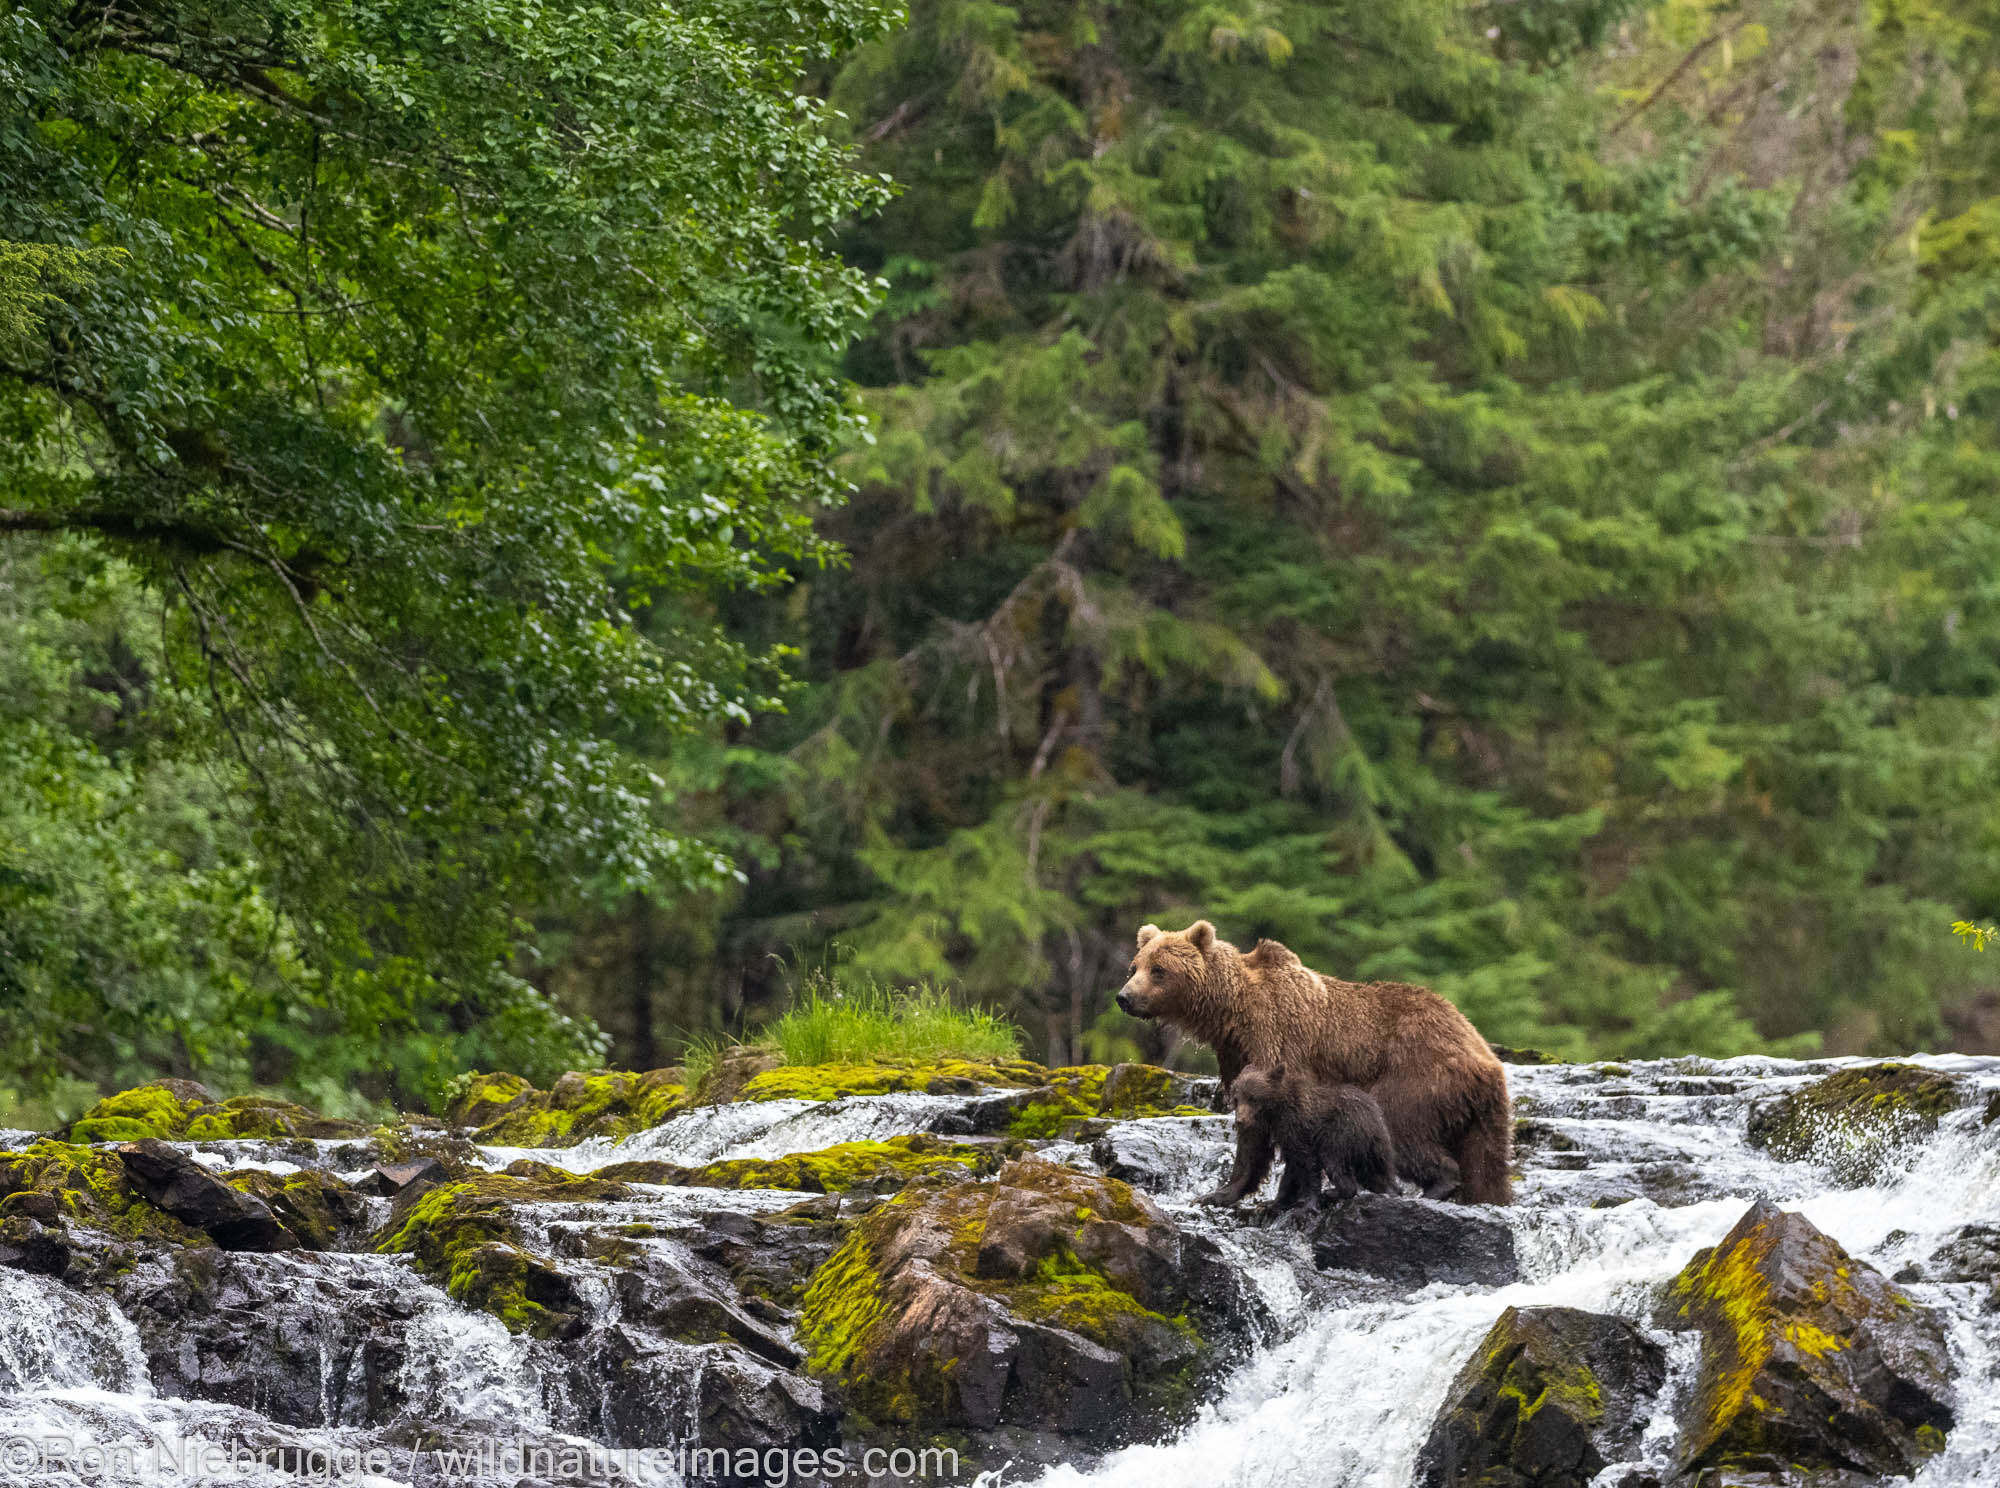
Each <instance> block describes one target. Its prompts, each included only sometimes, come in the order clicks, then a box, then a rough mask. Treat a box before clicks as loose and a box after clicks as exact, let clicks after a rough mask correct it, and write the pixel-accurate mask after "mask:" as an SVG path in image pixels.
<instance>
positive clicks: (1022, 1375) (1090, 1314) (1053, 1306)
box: [799, 1158, 1205, 1431]
mask: <svg viewBox="0 0 2000 1488" xmlns="http://www.w3.org/2000/svg"><path fill="white" fill-rule="evenodd" d="M1179 1261H1180V1255H1179V1236H1178V1233H1177V1232H1176V1231H1175V1229H1174V1227H1173V1225H1172V1224H1171V1223H1170V1222H1169V1221H1168V1220H1167V1219H1166V1218H1165V1216H1164V1215H1163V1214H1162V1213H1161V1212H1160V1211H1159V1210H1158V1209H1157V1208H1156V1207H1155V1206H1154V1205H1153V1204H1152V1202H1151V1201H1150V1200H1148V1199H1146V1198H1145V1197H1144V1196H1143V1195H1140V1194H1137V1193H1135V1192H1134V1191H1133V1190H1132V1189H1131V1188H1129V1187H1128V1186H1127V1185H1125V1184H1123V1183H1120V1182H1118V1181H1116V1180H1115V1179H1108V1178H1098V1177H1092V1176H1088V1175H1085V1174H1082V1173H1078V1172H1075V1171H1073V1170H1071V1169H1068V1168H1061V1167H1057V1166H1055V1165H1053V1164H1050V1163H1046V1162H1042V1161H1040V1160H1039V1159H1035V1158H1021V1159H1016V1160H1013V1161H1010V1162H1008V1163H1007V1164H1006V1165H1005V1166H1004V1167H1003V1168H1001V1170H1000V1171H999V1173H998V1174H997V1175H996V1176H995V1178H994V1179H993V1180H992V1181H991V1182H989V1183H957V1184H945V1183H940V1182H938V1181H935V1180H919V1181H918V1182H916V1183H913V1184H912V1185H911V1186H910V1187H908V1188H906V1189H904V1190H903V1192H902V1193H901V1194H900V1195H899V1196H898V1197H897V1198H895V1199H894V1200H892V1201H891V1202H889V1203H888V1204H885V1205H883V1206H882V1207H880V1208H878V1209H877V1210H876V1211H875V1212H874V1213H872V1214H870V1215H868V1216H867V1217H866V1218H864V1219H862V1220H861V1221H860V1222H859V1223H858V1224H857V1225H856V1226H855V1228H854V1230H853V1231H852V1232H851V1233H850V1234H849V1236H848V1237H847V1239H846V1241H845V1242H844V1243H843V1244H842V1246H841V1247H840V1249H839V1250H837V1251H836V1252H835V1253H834V1254H833V1256H832V1257H831V1258H830V1259H829V1260H828V1261H827V1262H826V1263H825V1264H824V1265H823V1266H821V1267H820V1269H819V1271H818V1272H817V1274H815V1276H814V1277H813V1280H812V1282H811V1284H810V1285H809V1286H808V1287H807V1289H806V1293H805V1305H804V1310H803V1313H802V1315H801V1318H800V1324H799V1331H800V1336H801V1338H802V1339H803V1341H804V1342H805V1344H806V1347H807V1350H808V1358H807V1363H808V1367H809V1368H811V1369H812V1370H813V1371H814V1372H816V1373H819V1374H821V1375H824V1376H827V1377H830V1378H833V1379H836V1380H838V1381H839V1382H840V1384H841V1387H842V1391H843V1394H844V1395H845V1396H846V1398H847V1399H849V1400H850V1401H851V1402H853V1403H854V1405H855V1407H856V1408H857V1409H858V1410H859V1411H860V1412H861V1413H862V1414H863V1415H864V1416H865V1417H867V1418H868V1419H869V1420H870V1421H872V1422H873V1423H875V1424H876V1425H887V1424H889V1423H896V1424H900V1425H904V1426H911V1427H918V1428H925V1429H928V1428H936V1427H970V1428H972V1429H987V1428H990V1427H991V1426H993V1425H994V1424H996V1423H997V1422H998V1421H999V1420H1000V1419H1001V1418H1002V1416H1003V1415H1004V1416H1005V1417H1006V1419H1008V1420H1010V1421H1018V1420H1035V1421H1037V1422H1038V1423H1039V1424H1042V1425H1045V1426H1048V1427H1052V1428H1054V1429H1057V1430H1070V1431H1083V1430H1091V1429H1110V1426H1111V1423H1112V1418H1113V1417H1115V1416H1120V1415H1122V1416H1124V1417H1126V1418H1129V1416H1130V1414H1131V1412H1132V1411H1133V1410H1134V1409H1138V1410H1140V1411H1141V1412H1144V1411H1145V1410H1147V1409H1152V1410H1157V1409H1159V1408H1160V1407H1161V1406H1162V1404H1164V1403H1168V1402H1172V1403H1178V1401H1179V1400H1180V1399H1181V1398H1182V1397H1183V1394H1184V1391H1185V1389H1186V1387H1187V1384H1188V1382H1189V1380H1190V1379H1191V1377H1192V1375H1193V1373H1194V1371H1195V1369H1196V1368H1197V1366H1198V1364H1199V1363H1200V1361H1201V1359H1202V1358H1203V1356H1204V1353H1205V1346H1204V1344H1203V1341H1202V1338H1201V1335H1200V1333H1199V1332H1198V1330H1197V1328H1196V1327H1195V1325H1194V1324H1193V1323H1192V1322H1191V1321H1190V1320H1189V1318H1188V1316H1187V1312H1188V1305H1189V1298H1188V1296H1187V1294H1186V1293H1185V1291H1184V1289H1183V1288H1184V1277H1183V1274H1182V1271H1181V1268H1180V1264H1179ZM1036 1330H1039V1331H1036ZM1030 1333H1033V1337H1034V1342H1033V1343H1032V1345H1031V1344H1030V1343H1029V1342H1028V1341H1027V1340H1028V1335H1029V1334H1030ZM1065 1340H1067V1342H1065ZM1031 1359H1032V1360H1036V1361H1039V1363H1038V1365H1037V1366H1036V1367H1028V1361H1029V1360H1031ZM1065 1359H1067V1360H1068V1361H1069V1363H1068V1364H1067V1365H1065V1364H1063V1363H1062V1362H1061V1361H1063V1360H1065ZM1017 1366H1018V1367H1017ZM1081 1381H1089V1383H1088V1385H1087V1386H1086V1385H1085V1384H1083V1383H1080V1382H1081ZM1119 1424H1120V1425H1124V1424H1129V1420H1121V1421H1120V1422H1119Z"/></svg>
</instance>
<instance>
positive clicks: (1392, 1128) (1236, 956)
mask: <svg viewBox="0 0 2000 1488" xmlns="http://www.w3.org/2000/svg"><path fill="white" fill-rule="evenodd" d="M1118 1006H1119V1007H1121V1008H1123V1009H1124V1010H1125V1011H1126V1012H1128V1013H1131V1014H1132V1015H1133V1016H1135V1017H1139V1018H1158V1019H1160V1020H1161V1021H1163V1022H1165V1023H1169V1024H1171V1025H1172V1026H1174V1027H1176V1028H1178V1029H1180V1030H1182V1031H1183V1032H1185V1033H1187V1034H1189V1035H1191V1036H1193V1037H1194V1038H1198V1039H1200V1040H1201V1041H1202V1042H1204V1043H1206V1044H1209V1045H1210V1046H1212V1047H1213V1048H1214V1050H1215V1054H1216V1058H1217V1059H1218V1060H1219V1061H1220V1062H1221V1065H1222V1079H1223V1082H1224V1085H1225V1087H1227V1086H1228V1085H1231V1084H1233V1083H1234V1082H1235V1080H1236V1077H1237V1076H1238V1075H1240V1074H1242V1072H1243V1070H1244V1068H1245V1066H1247V1065H1251V1064H1259V1065H1266V1066H1270V1065H1283V1066H1284V1067H1285V1068H1286V1069H1287V1070H1291V1071H1296V1072H1298V1073H1300V1074H1305V1075H1310V1076H1311V1077H1312V1078H1313V1079H1315V1080H1319V1081H1322V1082H1325V1083H1327V1084H1332V1085H1359V1086H1360V1087H1361V1088H1362V1089H1363V1090H1366V1091H1367V1092H1368V1093H1369V1094H1370V1095H1372V1096H1374V1097H1375V1100H1376V1103H1377V1104H1378V1105H1380V1106H1381V1108H1382V1117H1383V1119H1384V1120H1385V1121H1386V1122H1387V1123H1388V1126H1389V1139H1390V1141H1391V1142H1392V1143H1393V1144H1394V1147H1395V1154H1396V1167H1397V1171H1398V1172H1399V1173H1401V1174H1402V1176H1403V1177H1405V1178H1409V1179H1411V1180H1413V1181H1414V1182H1416V1183H1418V1184H1420V1185H1421V1186H1422V1187H1423V1190H1424V1192H1425V1193H1426V1194H1427V1195H1429V1196H1430V1197H1432V1198H1446V1197H1450V1198H1456V1199H1458V1200H1459V1201H1460V1202H1462V1203H1470V1204H1506V1203H1510V1202H1511V1201H1512V1196H1513V1195H1512V1180H1511V1177H1510V1175H1509V1173H1508V1170H1507V1165H1508V1161H1509V1158H1510V1156H1511V1149H1512V1145H1513V1135H1514V1119H1513V1106H1512V1103H1511V1101H1510V1100H1509V1098H1508V1095H1507V1070H1506V1067H1505V1066H1504V1065H1502V1064H1501V1063H1500V1061H1499V1059H1498V1058H1497V1057H1496V1056H1495V1055H1494V1053H1493V1051H1492V1049H1491V1048H1489V1047H1488V1046H1487V1043H1486V1040H1484V1039H1482V1038H1481V1037H1480V1036H1479V1033H1478V1031H1477V1030H1476V1029H1475V1028H1473V1026H1472V1024H1471V1023H1469V1022H1468V1021H1467V1020H1466V1017H1465V1014H1463V1013H1461V1012H1460V1011H1459V1010H1458V1009H1457V1008H1455V1007H1453V1006H1452V1005H1451V1004H1450V1003H1448V1002H1446V1001H1445V1000H1444V999H1443V998H1442V997H1439V996H1438V995H1437V994H1436V993H1435V992H1432V991H1430V990H1429V989H1428V988H1425V987H1413V986H1410V985H1409V984H1407V983H1404V982H1343V981H1340V980H1339V979H1337V978H1335V977H1329V976H1322V975H1321V974H1320V973H1318V972H1316V971H1313V970H1311V969H1309V968H1308V967H1307V966H1306V965H1305V963H1304V962H1302V961H1300V960H1299V958H1298V957H1297V956H1295V955H1293V954H1292V953H1291V952H1290V951H1288V950H1286V949H1285V947H1283V946H1281V945H1279V944H1278V943H1277V942H1276V941H1274V940H1260V941H1259V942H1257V945H1256V946H1255V948H1254V949H1252V950H1250V951H1248V952H1243V951H1239V950H1237V949H1236V947H1235V946H1233V945H1231V944H1229V942H1228V941H1226V940H1221V939H1218V938H1217V936H1216V933H1215V927H1214V926H1213V925H1211V924H1209V922H1208V921H1207V920H1197V921H1196V922H1195V923H1194V924H1192V925H1190V926H1188V928H1187V929H1185V930H1176V931H1168V930H1162V929H1160V927H1159V926H1157V925H1145V926H1141V927H1140V930H1139V953H1138V955H1136V956H1135V957H1134V958H1133V960H1132V978H1131V980H1130V981H1128V982H1127V983H1126V984H1125V986H1124V988H1123V990H1121V991H1120V992H1119V994H1118Z"/></svg>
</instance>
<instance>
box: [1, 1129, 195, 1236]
mask: <svg viewBox="0 0 2000 1488" xmlns="http://www.w3.org/2000/svg"><path fill="white" fill-rule="evenodd" d="M0 1213H25V1214H29V1215H31V1216H32V1217H36V1218H37V1219H38V1220H40V1221H41V1222H44V1223H68V1224H75V1225H80V1226H83V1227H85V1228H88V1229H97V1230H103V1231H106V1232H107V1233H109V1234H112V1235H114V1236H117V1237H119V1238H121V1239H125V1240H143V1241H152V1242H159V1243H165V1244H169V1245H191V1244H206V1243H208V1237H207V1236H205V1235H203V1234H202V1233H201V1232H200V1231H199V1230H197V1229H195V1228H194V1227H192V1226H190V1225H187V1224H184V1223H182V1222H181V1221H180V1220H178V1219H175V1218H174V1217H173V1216H172V1215H171V1214H168V1213H166V1212H164V1211H163V1210H161V1209H160V1208H158V1207H157V1206H156V1205H154V1204H153V1203H151V1202H150V1201H148V1200H147V1199H146V1198H145V1197H144V1196H143V1195H142V1194H141V1193H140V1192H139V1190H138V1189H137V1188H136V1187H134V1186H133V1184H132V1182H131V1180H130V1178H129V1176H128V1174H127V1173H126V1170H125V1163H124V1160H123V1158H122V1157H120V1155H119V1154H118V1153H117V1152H116V1151H114V1150H107V1149H104V1148H99V1147H87V1146H82V1145H80V1144H76V1143H69V1142H51V1141H39V1142H36V1143H34V1144H33V1145H32V1146H29V1147H27V1148H24V1149H23V1150H21V1151H19V1152H0Z"/></svg>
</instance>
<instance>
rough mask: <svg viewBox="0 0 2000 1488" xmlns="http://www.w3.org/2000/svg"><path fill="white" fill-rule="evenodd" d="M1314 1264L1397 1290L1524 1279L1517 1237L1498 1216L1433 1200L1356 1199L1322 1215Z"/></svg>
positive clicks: (1385, 1196) (1367, 1196)
mask: <svg viewBox="0 0 2000 1488" xmlns="http://www.w3.org/2000/svg"><path fill="white" fill-rule="evenodd" d="M1312 1241H1313V1259H1314V1260H1315V1261H1317V1262H1318V1263H1319V1265H1321V1266H1322V1267H1324V1268H1326V1269H1328V1270H1340V1271H1360V1272H1364V1273H1366V1274H1367V1275H1369V1276H1379V1277H1382V1278H1383V1279H1385V1280H1387V1281H1393V1282H1396V1283H1398V1284H1399V1285H1402V1286H1408V1287H1412V1288H1414V1287H1421V1286H1426V1285H1428V1284H1429V1283H1431V1282H1434V1281H1442V1282H1447V1283H1449V1284H1451V1285H1452V1286H1505V1285H1507V1284H1508V1283H1510V1282H1514V1281H1518V1280H1519V1279H1520V1276H1521V1266H1520V1261H1519V1258H1518V1257H1517V1256H1516V1254H1515V1250H1514V1231H1513V1230H1512V1229H1511V1228H1509V1226H1508V1225H1507V1222H1506V1221H1505V1220H1504V1219H1501V1218H1500V1217H1499V1216H1498V1214H1497V1213H1496V1212H1493V1211H1488V1210H1486V1209H1483V1208H1477V1207H1472V1206H1468V1205H1462V1204H1444V1203H1439V1202H1437V1201H1436V1200H1433V1199H1406V1198H1402V1197H1400V1196H1398V1195H1395V1194H1374V1193H1361V1194H1356V1195H1355V1196H1354V1197H1353V1198H1351V1199H1348V1200H1346V1201H1344V1202H1342V1203H1339V1204H1336V1205H1333V1206H1332V1207H1330V1208H1328V1209H1326V1210H1324V1211H1323V1212H1322V1213H1321V1214H1320V1216H1319V1218H1318V1220H1317V1221H1316V1222H1315V1224H1314V1227H1313V1233H1312Z"/></svg>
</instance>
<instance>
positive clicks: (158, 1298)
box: [114, 1247, 413, 1426]
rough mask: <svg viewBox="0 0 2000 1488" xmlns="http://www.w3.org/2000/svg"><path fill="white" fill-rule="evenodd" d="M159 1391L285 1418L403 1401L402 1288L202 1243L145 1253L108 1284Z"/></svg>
mask: <svg viewBox="0 0 2000 1488" xmlns="http://www.w3.org/2000/svg"><path fill="white" fill-rule="evenodd" d="M114 1291H115V1295H116V1297H117V1299H118V1301H119V1304H120V1307H121V1308H122V1309H123V1311H124V1312H125V1314H126V1315H127V1316H128V1317H129V1318H130V1319H131V1320H132V1323H133V1325H134V1326H135V1327H136V1328H137V1329H138V1332H139V1339H140V1344H141V1346H142V1348H143V1349H144V1350H145V1354H146V1362H147V1370H148V1373H149V1374H150V1376H151V1378H152V1380H153V1384H154V1387H155V1388H156V1389H157V1390H158V1391H159V1393H160V1394H162V1395H165V1396H171V1397H179V1398H184V1399H193V1400H210V1401H216V1402H219V1403H222V1404H226V1405H236V1406H242V1407H245V1408H248V1409H252V1410H255V1411H257V1412H259V1413H260V1414H261V1415H264V1416H266V1417H268V1418H270V1419H271V1420H274V1421H280V1422H283V1423H285V1424H288V1425H294V1426H320V1425H361V1424H365V1423H370V1422H375V1421H380V1420H384V1419H387V1418H388V1417H390V1416H392V1415H393V1414H394V1413H395V1412H396V1411H397V1410H398V1409H399V1408H400V1407H401V1406H402V1404H403V1394H402V1385H401V1379H402V1375H403V1369H404V1364H405V1358H406V1347H405V1343H404V1329H405V1325H406V1324H407V1322H408V1319H409V1318H410V1316H411V1315H412V1312H413V1308H412V1305H411V1303H410V1302H409V1300H408V1299H407V1298H406V1297H405V1296H403V1295H401V1294H400V1293H398V1292H396V1291H394V1290H392V1289H390V1288H389V1287H388V1286H387V1285H386V1283H385V1282H384V1281H382V1280H378V1279H374V1278H370V1277H367V1276H365V1275H358V1274H351V1273H346V1274H344V1273H341V1272H336V1271H330V1270H327V1269H324V1268H323V1267H321V1266H320V1265H318V1264H316V1263H311V1262H307V1261H305V1260H304V1259H303V1253H301V1256H300V1257H299V1258H294V1257H290V1256H284V1257H280V1256H261V1255H251V1254H232V1253H230V1252H227V1251H222V1250H218V1249H214V1248H211V1247H198V1248H194V1249H189V1250H183V1251H177V1252H174V1253H172V1254H171V1255H156V1256H149V1257H147V1258H146V1259H145V1261H143V1262H142V1263H141V1264H140V1265H139V1266H137V1267H135V1268H134V1269H133V1271H132V1272H130V1273H129V1274H127V1275H126V1276H123V1277H121V1278H120V1279H119V1280H118V1282H117V1284H116V1286H115V1289H114Z"/></svg>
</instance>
